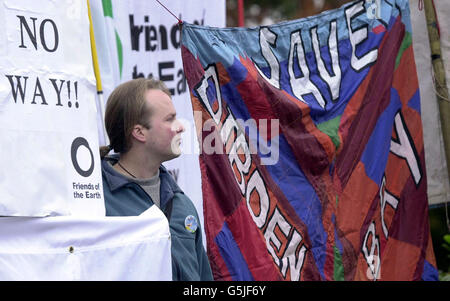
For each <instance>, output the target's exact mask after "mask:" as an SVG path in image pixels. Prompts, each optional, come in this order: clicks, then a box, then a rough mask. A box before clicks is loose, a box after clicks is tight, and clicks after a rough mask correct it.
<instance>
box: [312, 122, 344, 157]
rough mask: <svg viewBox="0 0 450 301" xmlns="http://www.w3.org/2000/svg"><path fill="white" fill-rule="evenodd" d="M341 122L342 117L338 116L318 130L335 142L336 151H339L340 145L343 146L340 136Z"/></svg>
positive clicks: (323, 123) (319, 126) (320, 125)
mask: <svg viewBox="0 0 450 301" xmlns="http://www.w3.org/2000/svg"><path fill="white" fill-rule="evenodd" d="M340 122H341V116H337V117H335V118H333V119H330V120H328V121H325V122H322V123H320V124H318V125H317V128H318V129H319V130H320V131H321V132H322V133H325V134H327V135H328V136H329V137H330V138H331V141H333V144H334V145H335V146H336V149H338V148H339V145H341V140H340V139H339V135H338V130H339V124H340Z"/></svg>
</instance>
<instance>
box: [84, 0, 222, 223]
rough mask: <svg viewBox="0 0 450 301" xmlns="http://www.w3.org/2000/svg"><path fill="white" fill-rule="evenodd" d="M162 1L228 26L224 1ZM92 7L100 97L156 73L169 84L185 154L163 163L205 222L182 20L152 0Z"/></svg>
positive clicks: (191, 17) (184, 16)
mask: <svg viewBox="0 0 450 301" xmlns="http://www.w3.org/2000/svg"><path fill="white" fill-rule="evenodd" d="M162 3H163V4H164V5H165V6H166V7H167V9H169V10H170V11H171V12H172V13H173V14H175V16H176V18H179V19H181V20H183V21H187V22H190V23H194V24H201V25H209V26H218V27H224V26H225V1H224V0H215V1H198V0H171V1H162ZM90 5H91V10H92V21H93V25H94V32H95V40H96V47H97V53H98V61H99V68H100V74H101V79H102V87H103V100H101V101H104V102H106V100H107V98H108V96H109V94H110V93H111V91H112V90H113V89H114V88H115V87H116V86H117V85H119V84H120V83H122V82H125V81H128V80H130V79H133V78H137V77H149V76H152V77H155V78H158V79H160V80H162V81H164V82H165V84H166V85H167V86H168V88H169V89H170V90H171V92H172V100H173V103H174V106H175V109H176V111H177V118H179V119H180V121H181V122H183V125H184V127H185V129H186V131H185V132H184V133H183V135H182V139H183V145H182V148H183V154H182V155H181V156H180V157H179V158H177V159H174V160H171V161H170V162H166V163H164V165H165V166H166V168H167V169H168V170H169V172H170V173H171V174H172V175H173V177H174V178H175V180H176V181H177V183H178V185H179V186H180V188H181V189H183V191H184V192H185V193H186V195H188V196H189V197H190V198H191V199H192V201H193V202H194V204H195V206H196V208H197V211H198V213H199V217H200V219H201V220H203V204H202V192H201V175H200V168H199V159H198V154H199V147H198V143H197V139H196V135H195V128H194V122H193V119H192V106H191V103H190V98H189V91H188V88H187V83H186V79H185V75H184V70H183V63H182V59H181V36H180V34H181V29H180V27H179V25H178V21H177V19H176V18H175V17H174V16H172V15H171V14H170V13H169V12H168V11H166V10H165V8H163V7H162V6H161V5H160V4H158V2H156V1H153V0H152V1H140V0H126V1H124V0H103V1H100V0H90ZM99 107H101V106H100V105H99ZM101 118H103V117H102V116H99V119H101ZM98 124H99V125H100V124H101V121H99V122H98ZM101 128H102V127H101V126H99V129H100V132H99V136H100V143H101V144H107V143H106V141H107V139H106V137H104V134H103V133H102V131H101ZM202 224H203V222H202Z"/></svg>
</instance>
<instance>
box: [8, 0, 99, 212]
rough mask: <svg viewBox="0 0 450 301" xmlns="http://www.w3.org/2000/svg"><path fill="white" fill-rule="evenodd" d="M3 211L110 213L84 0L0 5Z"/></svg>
mask: <svg viewBox="0 0 450 301" xmlns="http://www.w3.org/2000/svg"><path fill="white" fill-rule="evenodd" d="M0 28H1V30H0V70H1V71H0V145H1V148H0V166H1V167H2V172H1V173H0V195H1V198H0V215H3V216H47V215H94V216H102V215H103V216H104V214H105V209H104V203H103V187H102V179H101V169H100V158H99V152H98V135H97V131H96V129H97V124H96V123H97V119H96V114H97V113H96V106H95V96H96V88H95V77H94V73H93V68H92V57H91V49H90V41H89V19H88V12H87V5H86V2H83V1H71V0H64V1H50V0H42V1H33V0H2V1H1V5H0Z"/></svg>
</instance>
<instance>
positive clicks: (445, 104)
mask: <svg viewBox="0 0 450 301" xmlns="http://www.w3.org/2000/svg"><path fill="white" fill-rule="evenodd" d="M424 4H425V16H426V19H427V28H428V38H429V40H430V48H431V63H432V65H433V71H434V79H433V80H434V85H435V87H436V97H437V100H438V105H439V115H440V119H441V127H442V136H443V141H444V149H445V157H446V161H447V172H448V175H449V176H450V100H449V97H448V90H447V83H446V79H445V69H444V63H443V61H442V56H441V42H440V37H439V32H438V29H437V22H436V14H435V10H434V7H433V2H432V0H425V1H424Z"/></svg>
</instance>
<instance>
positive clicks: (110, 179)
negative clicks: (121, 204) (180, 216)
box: [102, 154, 183, 207]
mask: <svg viewBox="0 0 450 301" xmlns="http://www.w3.org/2000/svg"><path fill="white" fill-rule="evenodd" d="M119 158H120V156H119V155H118V154H113V155H109V156H106V157H104V158H103V159H102V174H103V176H104V178H105V180H106V183H107V185H108V186H109V189H110V190H111V192H114V191H115V190H118V189H120V188H122V187H124V186H126V185H128V184H129V183H134V182H132V181H130V180H129V179H127V178H126V177H124V176H122V175H121V174H120V173H118V172H117V171H116V170H115V169H114V168H113V167H112V166H111V164H109V163H108V162H111V163H113V164H114V163H115V162H117V161H119ZM159 178H160V179H161V187H160V198H161V207H164V206H165V205H166V203H167V202H168V201H169V200H171V199H172V198H173V195H174V194H175V193H177V192H179V193H183V191H182V190H181V188H180V187H179V186H178V185H177V183H176V182H175V180H174V179H173V177H172V176H171V175H170V174H169V172H168V171H167V169H166V168H165V167H164V166H163V165H160V166H159Z"/></svg>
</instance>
